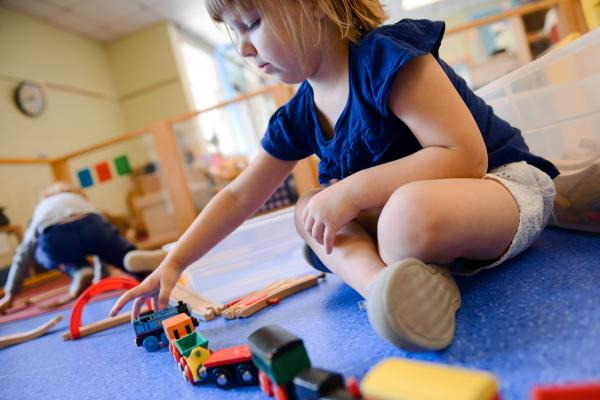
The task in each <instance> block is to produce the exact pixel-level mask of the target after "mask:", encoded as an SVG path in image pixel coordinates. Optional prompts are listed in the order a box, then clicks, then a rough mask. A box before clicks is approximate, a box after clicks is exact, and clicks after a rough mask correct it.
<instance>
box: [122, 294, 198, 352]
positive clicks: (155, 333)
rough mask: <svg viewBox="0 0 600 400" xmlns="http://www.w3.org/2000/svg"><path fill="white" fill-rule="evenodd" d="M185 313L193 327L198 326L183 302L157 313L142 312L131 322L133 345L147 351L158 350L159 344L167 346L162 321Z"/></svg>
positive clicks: (167, 342) (151, 311)
mask: <svg viewBox="0 0 600 400" xmlns="http://www.w3.org/2000/svg"><path fill="white" fill-rule="evenodd" d="M180 313H185V314H187V315H188V316H190V317H191V318H192V322H193V324H194V326H198V320H197V319H196V318H194V317H192V315H191V312H190V309H189V307H188V305H187V304H185V303H184V302H183V301H179V303H178V304H177V305H176V306H168V307H165V308H164V309H162V310H159V311H153V310H149V311H146V312H143V313H142V314H140V315H139V317H138V318H137V319H136V320H135V321H133V329H134V331H135V344H136V345H137V346H138V347H139V346H144V348H145V349H146V350H148V351H155V350H158V348H159V347H160V344H161V343H162V344H163V345H165V346H168V345H169V339H168V338H167V337H166V335H165V332H164V330H163V327H162V321H164V320H166V319H168V318H171V317H173V316H175V315H177V314H180Z"/></svg>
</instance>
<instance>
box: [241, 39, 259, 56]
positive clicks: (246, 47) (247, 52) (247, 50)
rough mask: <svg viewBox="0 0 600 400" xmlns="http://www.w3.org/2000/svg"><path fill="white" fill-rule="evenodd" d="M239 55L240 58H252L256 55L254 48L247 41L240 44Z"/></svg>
mask: <svg viewBox="0 0 600 400" xmlns="http://www.w3.org/2000/svg"><path fill="white" fill-rule="evenodd" d="M240 54H241V55H242V57H252V56H255V55H256V48H255V47H254V45H252V43H250V42H249V41H248V40H242V41H241V42H240Z"/></svg>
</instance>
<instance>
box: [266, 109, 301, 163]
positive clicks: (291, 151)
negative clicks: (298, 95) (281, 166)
mask: <svg viewBox="0 0 600 400" xmlns="http://www.w3.org/2000/svg"><path fill="white" fill-rule="evenodd" d="M292 102H293V99H292V101H290V102H289V103H287V104H286V105H284V106H283V107H281V108H279V109H278V110H277V111H276V112H275V114H273V115H272V116H271V119H270V120H269V125H268V126H267V130H266V132H265V134H264V136H263V138H262V140H261V145H262V147H263V148H264V149H265V150H266V151H267V153H269V154H270V155H272V156H273V157H276V158H278V159H280V160H286V161H295V160H301V159H303V158H305V157H308V156H309V155H311V154H313V150H312V148H311V146H310V145H309V141H310V140H309V137H308V135H307V132H306V126H305V125H304V124H302V123H301V121H302V119H299V116H297V115H291V116H290V115H289V114H290V108H291V109H298V107H294V105H293V104H292Z"/></svg>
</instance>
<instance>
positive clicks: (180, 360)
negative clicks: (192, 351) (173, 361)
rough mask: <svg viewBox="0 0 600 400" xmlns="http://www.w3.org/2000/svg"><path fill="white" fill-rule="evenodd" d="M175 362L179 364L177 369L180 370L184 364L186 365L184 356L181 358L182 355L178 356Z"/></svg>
mask: <svg viewBox="0 0 600 400" xmlns="http://www.w3.org/2000/svg"><path fill="white" fill-rule="evenodd" d="M177 364H178V365H179V369H180V370H181V371H183V370H184V368H185V366H186V365H187V363H186V362H185V358H183V357H180V358H179V362H178V363H177Z"/></svg>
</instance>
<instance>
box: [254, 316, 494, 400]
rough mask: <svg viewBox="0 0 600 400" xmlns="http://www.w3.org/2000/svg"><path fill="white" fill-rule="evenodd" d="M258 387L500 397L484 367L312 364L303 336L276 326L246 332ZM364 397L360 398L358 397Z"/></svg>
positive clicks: (294, 392) (300, 395) (460, 399)
mask: <svg viewBox="0 0 600 400" xmlns="http://www.w3.org/2000/svg"><path fill="white" fill-rule="evenodd" d="M248 343H249V346H250V351H251V352H252V361H253V362H254V364H255V365H256V366H257V367H258V369H259V378H258V379H259V383H260V387H261V389H262V390H263V392H265V393H266V394H268V395H269V396H274V397H275V399H276V400H286V399H298V400H305V399H306V400H313V399H314V400H316V399H331V400H333V399H338V400H342V399H344V400H347V399H362V398H366V399H373V400H396V399H415V400H422V399H428V400H448V399H452V400H499V396H498V388H497V384H496V380H495V378H494V377H493V376H492V375H490V374H488V373H485V372H480V371H474V370H467V369H462V368H454V367H447V366H441V365H435V364H431V363H425V362H418V361H409V360H402V359H398V358H390V359H387V360H384V361H382V362H381V363H379V364H377V365H376V366H375V367H373V368H372V369H371V370H370V371H369V372H368V373H367V375H366V376H365V377H364V379H363V380H362V382H361V384H360V387H359V385H358V383H357V381H356V380H354V379H348V380H346V382H344V379H343V378H342V376H341V375H340V374H337V373H335V372H330V371H326V370H323V369H319V368H314V367H312V366H311V362H310V359H309V358H308V354H307V352H306V349H305V347H304V344H303V342H302V340H301V339H300V338H298V337H296V336H294V335H293V334H291V333H290V332H288V331H286V330H285V329H283V328H280V327H278V326H266V327H263V328H260V329H258V330H256V331H255V332H254V333H252V334H251V335H250V336H249V337H248ZM363 396H364V397H363Z"/></svg>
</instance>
